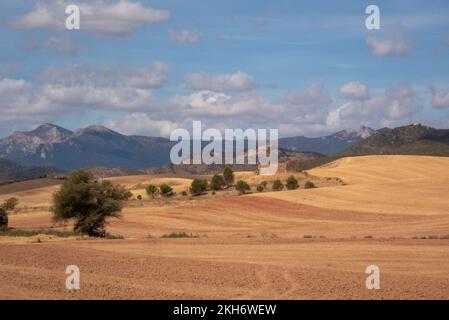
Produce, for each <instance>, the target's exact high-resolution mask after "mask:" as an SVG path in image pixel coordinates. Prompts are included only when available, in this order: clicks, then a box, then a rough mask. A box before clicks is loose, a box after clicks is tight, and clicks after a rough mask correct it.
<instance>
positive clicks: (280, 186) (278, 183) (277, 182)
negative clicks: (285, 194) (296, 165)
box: [272, 179, 284, 191]
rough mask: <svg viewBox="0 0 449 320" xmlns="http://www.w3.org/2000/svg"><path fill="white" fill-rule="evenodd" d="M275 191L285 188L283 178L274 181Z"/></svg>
mask: <svg viewBox="0 0 449 320" xmlns="http://www.w3.org/2000/svg"><path fill="white" fill-rule="evenodd" d="M272 189H273V191H281V190H283V189H284V185H283V184H282V182H281V180H279V179H278V180H275V181H274V182H273V187H272Z"/></svg>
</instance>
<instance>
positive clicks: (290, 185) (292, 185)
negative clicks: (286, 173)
mask: <svg viewBox="0 0 449 320" xmlns="http://www.w3.org/2000/svg"><path fill="white" fill-rule="evenodd" d="M285 186H286V187H287V189H288V190H294V189H298V188H299V185H298V179H296V178H295V177H294V176H290V177H288V178H287V181H286V183H285Z"/></svg>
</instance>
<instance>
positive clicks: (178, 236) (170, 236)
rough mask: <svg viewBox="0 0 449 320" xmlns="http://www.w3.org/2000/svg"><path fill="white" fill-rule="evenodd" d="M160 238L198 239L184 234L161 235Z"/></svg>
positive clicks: (190, 234) (189, 234) (192, 235)
mask: <svg viewBox="0 0 449 320" xmlns="http://www.w3.org/2000/svg"><path fill="white" fill-rule="evenodd" d="M161 238H198V235H194V234H192V233H186V232H172V233H168V234H163V235H162V236H161Z"/></svg>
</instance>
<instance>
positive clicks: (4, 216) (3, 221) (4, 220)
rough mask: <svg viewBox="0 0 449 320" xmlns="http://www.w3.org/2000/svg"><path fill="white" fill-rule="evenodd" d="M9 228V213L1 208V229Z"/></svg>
mask: <svg viewBox="0 0 449 320" xmlns="http://www.w3.org/2000/svg"><path fill="white" fill-rule="evenodd" d="M7 228H8V211H6V210H5V209H4V208H0V229H7Z"/></svg>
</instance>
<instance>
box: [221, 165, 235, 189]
mask: <svg viewBox="0 0 449 320" xmlns="http://www.w3.org/2000/svg"><path fill="white" fill-rule="evenodd" d="M223 178H224V180H225V183H226V186H228V187H230V186H232V184H233V183H234V171H232V169H231V168H230V167H226V168H224V170H223Z"/></svg>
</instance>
